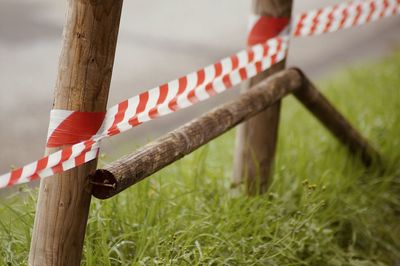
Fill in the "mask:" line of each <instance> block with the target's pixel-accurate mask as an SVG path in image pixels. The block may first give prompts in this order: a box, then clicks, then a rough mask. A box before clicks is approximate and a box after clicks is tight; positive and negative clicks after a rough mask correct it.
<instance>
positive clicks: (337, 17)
mask: <svg viewBox="0 0 400 266" xmlns="http://www.w3.org/2000/svg"><path fill="white" fill-rule="evenodd" d="M399 14H400V0H367V1H362V0H359V1H353V2H349V3H342V4H339V5H334V6H329V7H325V8H320V9H316V10H312V11H309V12H306V13H302V14H300V15H297V16H296V17H295V19H294V22H293V25H294V26H293V27H292V29H293V32H292V35H294V36H296V37H298V36H312V35H319V34H323V33H328V32H334V31H338V30H342V29H346V28H350V27H354V26H358V25H364V24H367V23H369V22H372V21H376V20H378V19H382V18H385V17H390V16H396V15H399Z"/></svg>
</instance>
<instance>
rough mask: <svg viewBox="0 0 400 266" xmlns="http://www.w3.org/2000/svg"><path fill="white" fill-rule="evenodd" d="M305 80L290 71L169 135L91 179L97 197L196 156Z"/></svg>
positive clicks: (105, 195)
mask: <svg viewBox="0 0 400 266" xmlns="http://www.w3.org/2000/svg"><path fill="white" fill-rule="evenodd" d="M301 85H302V76H301V75H300V74H299V72H298V71H297V70H291V69H290V70H286V71H283V72H281V73H278V74H276V75H274V76H271V77H270V78H269V79H266V80H264V81H262V82H260V83H258V84H257V85H256V86H255V87H254V88H253V89H251V90H249V91H247V92H246V93H243V94H242V95H241V96H240V97H239V98H238V99H236V100H234V101H232V102H230V103H227V104H225V105H223V106H221V107H219V108H216V109H214V110H213V111H211V112H209V113H207V114H205V115H203V116H201V117H200V118H198V119H195V120H193V121H192V122H189V123H188V124H186V125H184V126H182V127H180V128H178V129H176V130H174V131H172V132H170V133H168V134H166V135H165V136H163V137H161V138H159V139H158V140H156V141H155V142H152V143H150V144H148V145H146V146H144V147H142V148H141V149H139V150H137V151H136V152H134V153H132V154H130V155H127V156H124V157H122V158H121V159H119V160H117V161H116V162H114V163H112V164H110V165H108V166H106V167H105V168H104V169H100V170H97V171H96V173H95V174H94V175H92V176H91V178H90V179H91V180H92V181H93V183H95V184H97V185H94V187H93V195H94V196H95V197H98V198H101V199H105V198H109V197H111V196H113V195H115V194H117V193H119V192H121V191H122V190H124V189H126V188H127V187H129V186H131V185H133V184H135V183H137V182H139V181H140V180H142V179H144V178H146V177H148V176H150V175H151V174H153V173H155V172H156V171H158V170H160V169H162V168H164V167H165V166H167V165H169V164H171V163H173V162H175V161H176V160H178V159H180V158H182V157H183V156H185V155H187V154H189V153H191V152H193V151H194V150H196V149H197V148H199V147H200V146H202V145H204V144H206V143H207V142H209V141H210V140H212V139H214V138H216V137H217V136H219V135H221V134H222V133H224V132H226V131H228V130H229V129H231V128H233V127H234V126H236V125H238V124H239V123H241V122H243V121H245V120H246V119H248V118H249V117H251V116H254V115H255V114H257V113H259V112H261V111H262V110H265V109H266V108H268V107H269V106H271V105H273V104H274V103H276V102H277V101H279V100H280V99H281V98H282V97H284V96H285V95H287V94H289V93H291V92H292V91H294V90H296V89H298V88H300V87H301Z"/></svg>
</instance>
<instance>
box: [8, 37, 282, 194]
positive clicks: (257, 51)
mask: <svg viewBox="0 0 400 266" xmlns="http://www.w3.org/2000/svg"><path fill="white" fill-rule="evenodd" d="M287 43H288V37H283V38H280V37H279V38H274V39H271V40H269V41H267V42H266V43H263V44H258V45H254V46H252V47H249V48H248V49H247V50H244V51H241V52H239V53H237V54H235V55H233V56H230V57H227V58H225V59H223V60H221V61H219V62H217V63H215V64H213V65H209V66H207V67H205V68H203V69H200V70H198V71H196V72H193V73H190V74H189V75H186V76H183V77H181V78H179V79H176V80H173V81H171V82H168V83H166V84H163V85H161V86H158V87H156V88H153V89H151V90H148V91H145V92H143V93H141V94H139V95H137V96H134V97H132V98H130V99H128V100H125V101H123V102H121V103H119V104H117V105H115V106H113V107H111V108H110V109H109V110H108V111H107V113H106V115H105V118H104V122H103V123H102V125H101V127H100V129H99V130H98V132H97V133H96V134H95V135H93V136H92V137H91V138H90V139H88V140H85V141H82V142H79V143H77V144H74V145H72V146H69V147H66V148H64V149H62V150H60V151H57V152H55V153H52V154H50V155H48V156H46V157H44V158H42V159H40V160H38V161H36V162H33V163H31V164H28V165H26V166H24V167H21V168H18V169H15V170H13V171H12V172H10V173H7V174H5V175H2V176H0V188H3V187H7V186H13V185H15V184H22V183H26V182H30V181H33V180H36V179H38V178H44V177H47V176H51V175H54V174H56V173H60V172H63V171H66V170H69V169H72V168H74V167H76V166H79V165H81V164H83V163H85V162H88V161H90V160H93V159H94V158H96V156H97V154H98V149H99V142H100V140H101V139H104V138H107V137H110V136H113V135H116V134H119V133H121V132H124V131H126V130H128V129H131V128H132V127H135V126H138V125H140V124H142V123H144V122H147V121H149V120H152V119H154V118H156V117H159V116H164V115H167V114H170V113H173V112H175V111H177V110H180V109H183V108H186V107H189V106H192V105H193V104H195V103H197V102H200V101H204V100H206V99H209V98H210V97H212V96H214V95H216V94H219V93H222V92H224V91H226V90H227V89H229V88H231V87H232V86H235V85H237V84H239V83H241V82H242V81H244V80H246V79H248V78H251V77H254V76H255V75H257V74H258V73H260V72H262V71H264V70H266V69H268V68H269V67H270V66H271V65H273V64H275V63H276V62H278V61H281V60H282V59H283V58H285V57H286V51H287ZM51 113H52V114H51V116H52V117H53V119H52V121H53V122H52V123H55V124H58V123H57V122H54V121H55V120H57V119H61V120H62V121H64V120H66V119H68V118H69V117H70V116H71V115H74V113H75V112H72V111H67V112H65V111H64V110H52V111H51ZM65 114H69V115H67V116H66V117H65V116H64V115H65ZM64 117H65V118H64ZM62 121H61V123H62ZM62 131H65V132H66V135H68V134H70V133H69V132H70V131H68V130H66V129H63V130H60V131H59V132H58V133H55V132H57V127H56V128H53V129H50V132H49V136H50V137H49V139H51V137H52V136H55V135H56V134H60V135H62V134H63V133H62Z"/></svg>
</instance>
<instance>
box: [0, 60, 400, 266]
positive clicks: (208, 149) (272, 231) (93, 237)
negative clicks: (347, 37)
mask: <svg viewBox="0 0 400 266" xmlns="http://www.w3.org/2000/svg"><path fill="white" fill-rule="evenodd" d="M399 73H400V53H397V54H395V55H393V56H392V57H391V58H388V59H385V60H383V61H382V62H379V63H376V64H372V65H368V66H361V67H357V68H355V69H349V70H346V71H345V72H342V73H340V74H338V75H336V76H334V77H332V78H331V79H330V80H327V81H325V82H322V83H321V84H319V87H321V88H322V89H323V92H324V94H325V95H326V96H327V97H328V98H329V99H330V100H331V101H332V102H333V103H334V105H335V106H336V107H337V108H338V109H339V110H340V111H342V112H343V113H344V115H345V116H346V117H347V118H349V120H350V121H351V122H352V124H353V125H355V127H357V128H358V129H359V130H360V131H361V132H362V133H363V134H364V135H365V136H366V137H367V138H368V139H369V140H370V141H371V142H372V143H373V144H374V146H375V147H376V148H377V149H378V150H379V151H380V152H381V154H382V155H383V158H384V159H383V161H384V165H385V170H384V171H380V170H379V169H378V168H376V169H375V168H372V169H369V170H366V169H365V168H364V167H363V166H362V165H361V164H360V162H359V160H358V159H357V158H353V157H351V156H350V155H349V154H348V152H347V151H346V149H345V148H343V147H342V146H341V145H340V144H339V143H338V142H337V141H336V140H335V139H334V138H333V137H332V136H331V135H330V134H329V132H327V131H326V130H325V129H324V128H323V127H322V126H321V125H320V124H319V123H318V122H317V121H316V120H315V119H314V118H313V117H312V116H311V115H310V114H309V113H308V112H307V111H306V110H305V109H304V108H303V107H302V106H300V104H298V103H297V102H296V101H295V99H293V98H291V97H289V98H287V99H285V100H284V105H283V107H284V108H283V113H282V123H281V128H280V138H279V145H278V153H277V159H276V169H275V176H274V181H273V183H272V186H271V189H270V192H269V193H268V194H266V195H262V196H257V197H251V198H249V197H246V196H243V194H241V193H232V190H231V188H230V173H231V169H232V152H233V143H234V132H228V133H227V134H225V135H224V136H222V137H220V138H218V139H217V140H215V141H213V142H211V143H210V144H208V145H207V146H205V147H203V148H201V149H199V150H198V151H196V152H195V153H193V154H192V155H190V156H188V157H186V158H184V159H183V160H181V161H179V162H177V163H175V164H173V165H171V166H169V167H167V168H166V169H164V170H162V171H160V172H159V173H157V174H155V175H154V176H153V177H151V178H148V179H147V180H145V181H143V182H141V183H139V184H138V185H136V186H134V187H133V188H131V189H129V190H127V191H125V192H124V193H121V194H120V195H118V196H117V197H115V198H113V199H111V200H108V201H99V200H93V202H92V205H91V212H90V218H89V223H88V228H87V233H86V239H85V248H84V259H83V264H84V265H159V264H160V265H203V264H207V265H394V264H395V263H398V262H399V261H400V222H399V220H400V219H399V218H400V196H399V195H400V166H399V162H400V139H399V136H400V111H399V110H400V75H399ZM35 198H36V196H35V193H33V194H32V195H29V196H27V197H24V198H23V199H21V198H11V199H9V200H7V201H2V202H1V203H0V227H1V230H0V262H2V264H3V265H20V264H26V261H27V254H28V250H29V243H30V234H31V227H32V223H33V217H34V207H35V206H34V204H35V203H34V202H35Z"/></svg>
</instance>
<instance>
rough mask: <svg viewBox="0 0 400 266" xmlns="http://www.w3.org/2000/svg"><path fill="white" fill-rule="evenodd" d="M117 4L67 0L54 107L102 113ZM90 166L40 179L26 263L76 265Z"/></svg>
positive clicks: (119, 4) (92, 164) (118, 11)
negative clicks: (27, 261)
mask: <svg viewBox="0 0 400 266" xmlns="http://www.w3.org/2000/svg"><path fill="white" fill-rule="evenodd" d="M121 8H122V0H103V1H92V0H69V1H68V10H67V15H66V24H65V27H64V40H63V47H62V52H61V56H60V62H59V70H58V78H57V83H56V87H55V95H54V105H53V107H54V108H56V109H66V110H75V111H88V112H102V111H105V109H106V105H107V98H108V91H109V86H110V81H111V73H112V68H113V63H114V54H115V48H116V42H117V35H118V27H119V21H120V15H121ZM53 151H55V149H48V150H46V153H51V152H53ZM96 164H97V161H92V162H90V163H87V164H85V165H83V166H80V167H78V168H75V169H72V170H69V171H67V172H65V173H62V174H59V175H57V176H55V177H52V178H48V179H44V180H42V182H41V184H40V192H39V198H38V204H37V211H36V217H35V224H34V230H33V236H32V242H31V250H30V254H29V265H40V266H43V265H80V260H81V254H82V247H83V240H84V235H85V228H86V222H87V217H88V210H89V205H90V198H91V185H90V183H89V182H88V179H87V175H88V174H89V173H90V172H93V171H94V170H95V169H96Z"/></svg>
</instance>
